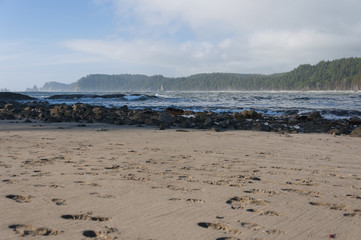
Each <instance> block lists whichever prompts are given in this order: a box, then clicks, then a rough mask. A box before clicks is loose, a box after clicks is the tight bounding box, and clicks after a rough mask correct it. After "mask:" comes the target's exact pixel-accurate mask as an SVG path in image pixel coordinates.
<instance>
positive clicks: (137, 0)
mask: <svg viewBox="0 0 361 240" xmlns="http://www.w3.org/2000/svg"><path fill="white" fill-rule="evenodd" d="M104 1H106V2H112V3H113V5H114V7H115V10H114V11H115V15H116V19H118V21H119V35H118V37H115V38H113V39H97V40H90V39H73V40H68V41H66V46H67V47H69V48H71V49H72V50H76V51H79V52H81V53H83V54H89V55H90V56H96V57H104V58H106V59H109V60H112V61H118V62H121V63H132V64H143V65H149V66H154V67H157V66H158V67H159V66H161V67H163V68H166V69H168V73H171V74H172V73H173V74H183V75H187V74H192V73H196V72H203V71H205V72H214V71H230V72H258V73H270V72H280V71H288V70H290V69H291V68H292V67H295V66H297V65H299V64H302V63H316V62H317V61H320V60H323V59H332V58H339V57H349V56H360V55H361V51H360V47H358V46H359V43H358V42H359V41H360V39H361V27H360V26H361V17H360V14H359V9H361V2H360V1H357V0H345V1H336V0H333V1H332V0H331V1H330V0H327V1H326V0H318V1H311V0H302V1H301V0H296V1H287V0H273V1H269V0H258V1H248V0H224V1H219V0H197V1H195V0H179V1H168V0H97V2H98V3H100V4H101V2H104Z"/></svg>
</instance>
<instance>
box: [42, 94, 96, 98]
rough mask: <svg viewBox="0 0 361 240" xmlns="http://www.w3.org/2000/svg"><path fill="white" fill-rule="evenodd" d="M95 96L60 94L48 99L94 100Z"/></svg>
mask: <svg viewBox="0 0 361 240" xmlns="http://www.w3.org/2000/svg"><path fill="white" fill-rule="evenodd" d="M93 96H94V95H88V94H59V95H53V96H50V97H48V98H47V99H79V98H85V97H89V98H92V97H93Z"/></svg>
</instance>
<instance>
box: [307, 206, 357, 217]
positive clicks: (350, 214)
mask: <svg viewBox="0 0 361 240" xmlns="http://www.w3.org/2000/svg"><path fill="white" fill-rule="evenodd" d="M309 204H311V205H312V206H322V207H328V208H329V209H330V210H336V211H344V212H348V211H351V213H350V212H348V213H344V214H343V215H344V216H345V217H356V216H361V209H353V210H352V209H349V208H347V207H346V206H345V205H344V204H336V203H325V202H309Z"/></svg>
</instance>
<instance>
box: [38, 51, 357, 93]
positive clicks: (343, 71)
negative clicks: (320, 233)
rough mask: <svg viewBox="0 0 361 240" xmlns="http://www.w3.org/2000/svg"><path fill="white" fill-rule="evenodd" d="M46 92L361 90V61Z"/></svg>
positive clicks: (96, 77)
mask: <svg viewBox="0 0 361 240" xmlns="http://www.w3.org/2000/svg"><path fill="white" fill-rule="evenodd" d="M40 90H42V91H160V90H165V91H167V90H168V91H227V90H240V91H241V90H243V91H259V90H261V91H262V90H299V91H308V90H361V58H343V59H338V60H333V61H321V62H319V63H318V64H316V65H310V64H303V65H300V66H298V67H297V68H295V69H294V70H292V71H290V72H286V73H278V74H270V75H262V74H238V73H203V74H196V75H191V76H189V77H177V78H169V77H164V76H162V75H154V76H146V75H141V74H119V75H107V74H90V75H87V76H85V77H82V78H81V79H79V80H78V81H77V82H75V83H72V84H62V83H57V82H49V83H46V84H45V85H44V86H43V87H42V88H40Z"/></svg>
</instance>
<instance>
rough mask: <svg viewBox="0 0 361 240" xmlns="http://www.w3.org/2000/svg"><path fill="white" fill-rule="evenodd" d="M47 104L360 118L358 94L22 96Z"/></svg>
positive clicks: (211, 93)
mask: <svg viewBox="0 0 361 240" xmlns="http://www.w3.org/2000/svg"><path fill="white" fill-rule="evenodd" d="M22 94H26V95H29V96H32V97H35V98H37V99H38V100H39V101H47V102H49V103H50V104H60V103H65V104H69V105H72V104H74V103H86V104H90V105H95V106H105V107H121V106H124V105H127V106H128V108H130V109H153V110H163V109H165V108H168V107H173V108H181V109H183V110H190V111H195V112H199V111H213V112H217V113H221V112H225V113H230V114H231V113H233V112H241V111H243V110H250V109H253V110H256V111H258V112H262V113H263V114H264V115H274V116H280V115H282V114H286V115H294V114H299V115H305V114H308V113H310V112H314V111H319V112H320V113H321V115H322V116H323V117H324V118H326V119H348V118H350V117H351V116H358V117H361V92H263V91H262V92H213V91H212V92H121V94H124V96H123V97H115V98H103V97H93V96H92V95H95V94H96V95H104V94H114V92H111V93H110V92H91V93H90V92H86V93H84V92H71V93H69V92H66V93H65V92H22ZM64 94H82V95H84V96H82V97H80V98H76V99H65V98H57V99H47V98H48V97H50V96H53V95H64Z"/></svg>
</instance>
